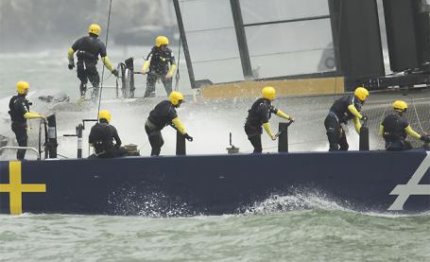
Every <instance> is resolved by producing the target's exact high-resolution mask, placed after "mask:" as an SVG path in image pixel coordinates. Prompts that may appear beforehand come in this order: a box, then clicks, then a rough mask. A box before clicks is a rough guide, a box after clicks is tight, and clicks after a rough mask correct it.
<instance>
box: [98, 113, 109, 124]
mask: <svg viewBox="0 0 430 262" xmlns="http://www.w3.org/2000/svg"><path fill="white" fill-rule="evenodd" d="M102 119H104V120H106V121H107V122H108V123H109V122H110V120H111V119H112V115H111V114H110V112H109V111H108V110H100V112H99V121H100V120H102Z"/></svg>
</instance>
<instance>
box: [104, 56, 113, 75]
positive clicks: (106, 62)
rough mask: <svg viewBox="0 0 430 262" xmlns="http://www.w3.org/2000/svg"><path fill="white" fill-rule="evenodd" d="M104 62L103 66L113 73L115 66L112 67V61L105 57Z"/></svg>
mask: <svg viewBox="0 0 430 262" xmlns="http://www.w3.org/2000/svg"><path fill="white" fill-rule="evenodd" d="M102 61H103V64H104V65H105V66H106V68H107V70H109V71H111V72H112V71H113V65H112V62H111V61H110V59H109V57H108V56H107V55H106V56H103V57H102Z"/></svg>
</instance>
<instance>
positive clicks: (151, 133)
mask: <svg viewBox="0 0 430 262" xmlns="http://www.w3.org/2000/svg"><path fill="white" fill-rule="evenodd" d="M145 131H146V134H147V135H148V140H149V144H150V145H151V148H152V149H151V156H159V155H160V152H161V147H162V146H163V144H164V140H163V136H162V135H161V131H160V130H152V129H150V128H149V127H148V126H146V125H145Z"/></svg>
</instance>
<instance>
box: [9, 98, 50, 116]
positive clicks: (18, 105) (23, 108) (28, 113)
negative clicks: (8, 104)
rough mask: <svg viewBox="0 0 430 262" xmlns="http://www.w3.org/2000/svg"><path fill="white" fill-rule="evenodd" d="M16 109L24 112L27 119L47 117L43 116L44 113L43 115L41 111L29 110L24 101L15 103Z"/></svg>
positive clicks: (21, 112)
mask: <svg viewBox="0 0 430 262" xmlns="http://www.w3.org/2000/svg"><path fill="white" fill-rule="evenodd" d="M15 109H16V110H17V111H18V112H20V114H23V115H24V118H25V119H36V118H43V119H46V117H45V116H43V115H41V114H39V113H36V112H31V111H28V110H27V107H26V106H25V104H24V103H20V102H18V103H16V104H15Z"/></svg>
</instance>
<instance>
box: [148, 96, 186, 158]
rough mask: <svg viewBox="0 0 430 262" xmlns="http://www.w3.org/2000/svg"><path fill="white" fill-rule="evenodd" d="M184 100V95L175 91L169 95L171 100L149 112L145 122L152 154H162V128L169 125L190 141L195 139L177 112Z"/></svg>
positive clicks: (161, 103)
mask: <svg viewBox="0 0 430 262" xmlns="http://www.w3.org/2000/svg"><path fill="white" fill-rule="evenodd" d="M183 100H184V96H183V95H182V94H181V93H180V92H177V91H173V92H171V93H170V95H169V100H164V101H161V102H160V103H158V104H157V105H156V106H155V108H154V109H153V110H152V111H151V112H150V113H149V116H148V120H146V123H145V131H146V134H147V135H148V139H149V143H150V144H151V148H152V150H151V156H158V155H160V151H161V147H162V146H163V144H164V140H163V136H162V135H161V129H163V128H164V127H165V126H167V125H171V126H173V127H174V128H175V129H177V130H178V131H179V132H180V133H181V134H183V135H184V136H185V138H186V139H187V140H188V141H190V142H191V141H193V138H192V137H191V136H190V135H189V134H188V133H187V131H186V129H185V126H184V124H183V123H182V122H181V120H179V118H178V114H177V113H176V108H177V107H179V106H180V105H181V103H182V102H183Z"/></svg>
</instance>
